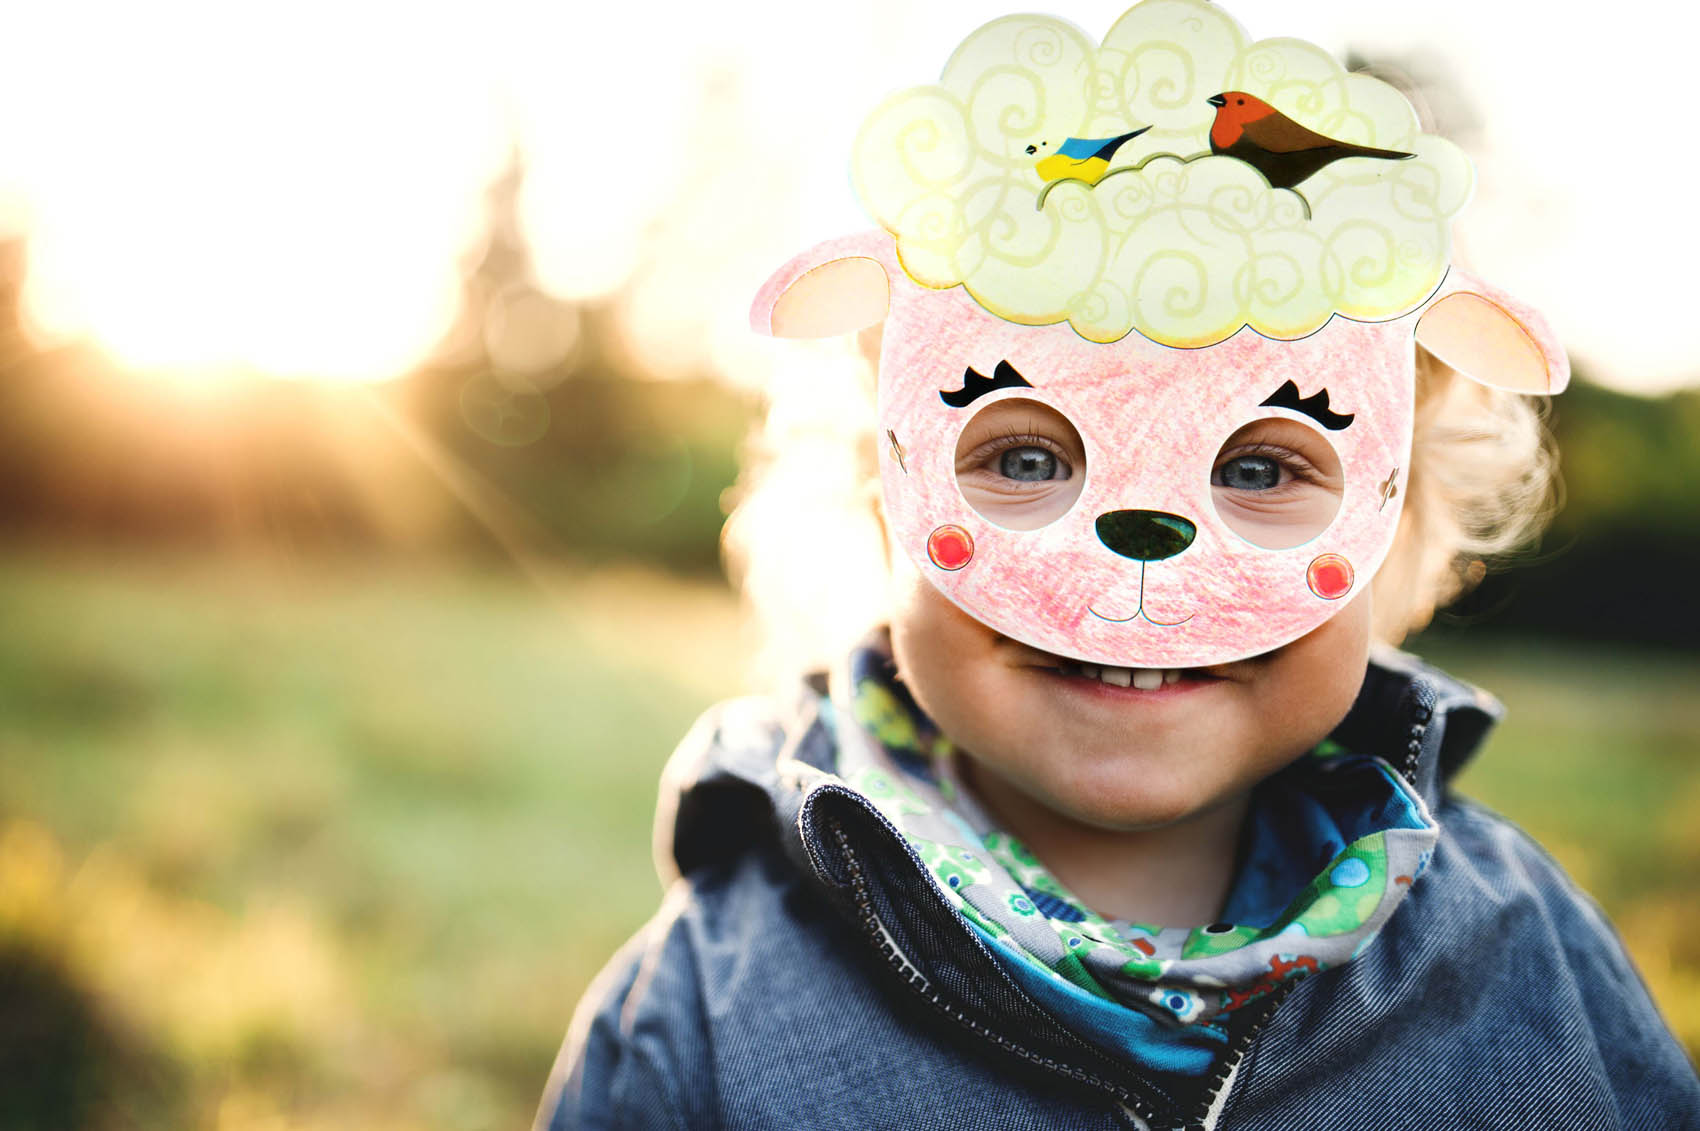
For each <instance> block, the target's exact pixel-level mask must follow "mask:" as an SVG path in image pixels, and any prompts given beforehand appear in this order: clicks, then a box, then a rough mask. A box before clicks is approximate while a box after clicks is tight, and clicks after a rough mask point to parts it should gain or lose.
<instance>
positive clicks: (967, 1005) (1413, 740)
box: [656, 652, 1500, 1126]
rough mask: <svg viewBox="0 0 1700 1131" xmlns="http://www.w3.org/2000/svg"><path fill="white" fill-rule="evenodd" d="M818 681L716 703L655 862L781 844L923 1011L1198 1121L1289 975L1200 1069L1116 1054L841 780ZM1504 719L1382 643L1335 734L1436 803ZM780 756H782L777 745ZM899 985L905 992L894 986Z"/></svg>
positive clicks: (695, 736) (1145, 1116) (1092, 1086)
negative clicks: (1049, 996) (1013, 961)
mask: <svg viewBox="0 0 1700 1131" xmlns="http://www.w3.org/2000/svg"><path fill="white" fill-rule="evenodd" d="M825 690H826V689H825V684H824V682H823V681H816V682H813V683H807V684H804V685H803V686H801V687H800V688H799V689H798V693H797V694H796V695H795V697H794V698H793V700H792V701H791V702H790V703H789V704H786V705H780V706H779V707H778V708H777V709H776V705H775V704H774V702H773V701H772V700H767V699H754V698H752V699H742V700H733V701H731V702H729V703H725V704H721V705H720V706H719V707H717V708H715V709H714V710H712V711H711V712H710V713H709V714H708V715H706V716H705V717H704V718H703V719H702V720H701V721H700V722H699V723H698V725H697V726H696V727H695V728H693V730H692V731H691V733H690V734H688V735H687V736H686V738H685V740H684V742H683V743H682V744H681V745H680V748H679V750H678V751H677V752H676V753H675V754H674V756H673V758H672V760H671V761H670V762H669V763H668V766H667V769H666V771H665V772H664V773H663V778H662V790H661V793H662V796H661V803H660V806H659V809H658V812H657V828H656V832H657V838H656V849H657V866H658V870H659V871H660V872H661V874H662V876H663V878H664V879H668V878H671V877H674V876H677V875H678V874H680V873H682V872H690V871H693V870H696V869H698V868H702V867H711V866H715V865H723V864H729V863H730V862H732V861H734V860H736V859H738V858H739V857H742V856H743V855H745V854H746V853H748V852H751V851H755V852H768V853H771V852H773V851H775V850H776V849H777V850H778V851H779V852H781V853H783V854H784V855H786V856H788V857H789V858H790V859H791V860H792V861H793V863H794V864H795V865H796V867H797V869H798V871H799V872H800V873H801V874H802V875H803V876H806V877H813V879H814V881H815V883H816V884H818V885H819V888H820V890H821V892H822V893H823V894H824V895H825V897H826V898H827V900H828V901H829V902H830V903H832V904H834V905H836V906H837V907H838V908H839V909H840V910H841V911H842V912H843V913H844V914H845V915H846V916H847V918H848V920H849V921H850V922H851V923H852V924H855V925H857V926H859V927H860V928H861V929H862V930H863V931H864V932H865V934H866V941H867V943H868V944H869V947H870V949H871V951H872V952H873V953H874V955H875V959H876V963H877V960H878V959H883V960H884V961H885V962H886V963H887V964H888V965H889V966H890V967H891V970H890V973H891V974H892V975H893V976H894V977H895V979H896V980H897V982H898V983H901V985H903V986H906V987H907V996H910V997H912V998H913V1001H914V1004H915V1005H916V1007H917V1008H919V1009H921V1010H922V1012H923V1014H924V1015H926V1016H929V1017H931V1018H932V1020H933V1021H934V1022H935V1023H937V1024H940V1025H943V1026H946V1027H947V1028H950V1029H951V1030H952V1031H953V1032H955V1033H956V1034H957V1036H958V1037H960V1038H962V1039H966V1040H968V1041H970V1042H971V1043H978V1044H979V1045H981V1046H983V1049H984V1051H985V1052H986V1053H987V1054H988V1055H991V1056H993V1057H1001V1058H1003V1059H1004V1062H1005V1063H1007V1064H1008V1065H1009V1066H1010V1067H1011V1068H1012V1070H1017V1071H1023V1072H1035V1073H1038V1074H1039V1075H1040V1076H1042V1077H1043V1078H1045V1079H1048V1080H1050V1081H1052V1082H1055V1081H1057V1080H1059V1079H1060V1080H1062V1081H1064V1082H1066V1083H1068V1084H1069V1085H1071V1086H1077V1087H1081V1088H1085V1089H1088V1090H1090V1091H1093V1092H1096V1093H1099V1094H1102V1095H1105V1096H1107V1097H1110V1098H1113V1100H1114V1101H1115V1102H1117V1103H1119V1104H1120V1105H1121V1106H1122V1107H1123V1108H1125V1109H1126V1110H1128V1111H1131V1112H1133V1113H1134V1114H1136V1115H1138V1116H1139V1117H1140V1118H1141V1119H1142V1120H1144V1121H1145V1123H1146V1124H1147V1125H1149V1126H1177V1125H1187V1126H1193V1125H1198V1124H1201V1123H1202V1122H1203V1121H1204V1118H1205V1112H1206V1110H1207V1109H1208V1108H1209V1106H1210V1104H1211V1102H1212V1097H1214V1096H1215V1095H1216V1094H1217V1093H1218V1091H1219V1090H1220V1089H1221V1088H1222V1086H1223V1085H1224V1082H1225V1081H1226V1080H1227V1078H1228V1076H1229V1075H1230V1073H1231V1072H1232V1070H1233V1068H1234V1066H1235V1064H1237V1062H1238V1060H1239V1059H1240V1057H1241V1056H1243V1055H1244V1053H1245V1050H1246V1049H1247V1048H1249V1047H1250V1044H1251V1041H1252V1040H1253V1039H1254V1038H1255V1036H1256V1034H1257V1032H1258V1031H1259V1030H1260V1029H1261V1028H1262V1026H1263V1025H1264V1024H1265V1023H1266V1021H1267V1019H1268V1017H1269V1016H1270V1014H1271V1013H1272V1012H1273V1011H1274V1009H1275V1007H1276V1006H1277V1005H1278V1004H1279V1002H1280V1000H1281V999H1282V998H1283V997H1284V996H1285V992H1286V990H1288V989H1290V988H1291V987H1292V985H1293V984H1294V983H1290V982H1289V983H1287V984H1286V985H1284V986H1282V987H1280V988H1279V989H1278V990H1277V992H1275V993H1272V994H1271V995H1270V996H1269V997H1267V998H1265V999H1263V1000H1262V1001H1259V1002H1256V1003H1254V1004H1252V1005H1250V1006H1247V1007H1246V1008H1243V1009H1240V1010H1237V1011H1235V1012H1234V1013H1233V1014H1232V1015H1231V1016H1230V1017H1229V1018H1228V1019H1227V1022H1226V1026H1225V1028H1226V1032H1225V1034H1224V1039H1223V1042H1222V1044H1221V1045H1220V1046H1219V1048H1218V1051H1217V1052H1216V1053H1215V1054H1213V1056H1212V1059H1211V1062H1210V1065H1209V1066H1208V1068H1207V1069H1206V1071H1205V1073H1204V1074H1202V1075H1195V1076H1184V1077H1183V1076H1180V1075H1176V1074H1175V1073H1172V1072H1166V1071H1162V1070H1160V1069H1157V1068H1154V1067H1153V1066H1151V1065H1139V1064H1135V1063H1132V1062H1130V1061H1128V1060H1127V1059H1126V1058H1125V1057H1120V1056H1114V1055H1111V1054H1110V1053H1108V1052H1107V1051H1106V1050H1105V1049H1104V1048H1103V1047H1102V1046H1101V1045H1098V1044H1096V1043H1093V1042H1090V1041H1088V1040H1087V1039H1086V1038H1085V1037H1084V1036H1083V1035H1082V1034H1081V1033H1079V1032H1077V1031H1076V1030H1075V1029H1073V1028H1071V1027H1070V1026H1068V1025H1065V1024H1064V1023H1062V1022H1061V1021H1059V1020H1058V1018H1057V1017H1056V1016H1055V1015H1054V1014H1053V1013H1051V1012H1049V1011H1047V1010H1046V1009H1044V1008H1042V1007H1041V1006H1039V1005H1038V1004H1037V1003H1036V1001H1035V1000H1034V998H1033V997H1032V996H1031V995H1030V994H1029V993H1027V992H1026V991H1024V990H1023V989H1022V988H1021V987H1020V986H1019V985H1017V984H1016V983H1015V982H1014V981H1013V980H1012V978H1011V976H1010V975H1009V973H1008V971H1007V970H1006V969H1005V968H1004V967H1003V966H1002V965H1001V964H1000V963H999V962H998V960H997V959H996V958H995V957H994V956H993V955H992V953H991V952H990V951H989V950H988V949H987V947H986V946H985V944H984V943H982V942H981V941H980V940H979V939H978V938H977V937H976V936H975V935H974V933H973V932H972V930H971V929H970V928H969V927H968V925H967V923H966V921H965V920H964V919H963V917H962V916H961V915H960V914H958V913H957V912H956V911H955V910H954V909H953V908H952V907H951V906H950V904H949V903H948V902H947V901H946V900H945V898H944V896H943V895H942V894H940V892H939V891H938V890H937V886H936V885H935V884H932V883H931V882H925V883H917V882H916V880H917V877H924V873H922V872H921V871H920V868H921V865H920V863H919V861H918V860H917V859H916V857H915V853H914V850H913V849H912V848H911V847H909V845H908V844H907V842H906V841H905V840H904V839H903V837H902V835H901V834H900V833H899V832H898V830H897V829H896V828H895V827H893V826H892V824H891V823H890V821H888V820H887V819H886V818H885V817H884V816H883V815H882V814H880V812H879V811H878V810H877V809H876V808H875V807H874V806H873V805H872V804H871V803H870V802H869V801H868V800H867V799H866V798H865V797H863V796H861V795H860V794H858V793H856V792H855V791H854V790H852V789H850V788H849V787H847V786H846V785H845V784H844V783H843V782H842V781H841V780H840V779H839V778H838V776H837V774H836V772H835V771H836V769H837V748H836V745H835V742H834V736H833V733H832V727H831V725H830V723H829V720H828V718H827V717H826V714H825V713H826V712H829V711H830V710H831V706H830V703H829V700H828V699H827V696H826V694H825ZM1499 715H1500V708H1499V705H1498V704H1497V702H1495V701H1494V700H1493V699H1491V698H1490V697H1488V696H1486V695H1485V694H1483V693H1481V692H1479V691H1477V690H1476V689H1474V688H1472V687H1469V686H1468V685H1466V684H1463V683H1461V682H1459V681H1457V680H1454V679H1452V678H1451V677H1449V676H1447V675H1445V674H1444V673H1442V672H1440V671H1438V670H1437V669H1435V668H1432V667H1430V666H1428V665H1427V664H1424V663H1422V662H1421V661H1420V660H1417V659H1415V658H1414V657H1410V656H1405V655H1402V654H1399V653H1394V652H1384V653H1378V654H1377V655H1375V656H1374V657H1373V659H1372V662H1371V664H1370V666H1369V669H1368V671H1367V672H1366V675H1365V679H1364V683H1363V687H1362V689H1361V691H1360V693H1359V695H1358V698H1357V700H1356V702H1355V703H1354V705H1353V707H1352V709H1351V711H1350V712H1349V713H1348V715H1347V717H1346V718H1345V720H1343V721H1342V722H1341V724H1340V726H1339V727H1338V728H1337V729H1336V731H1335V733H1334V735H1333V736H1332V737H1333V739H1334V741H1335V742H1337V743H1339V744H1340V745H1342V746H1344V747H1346V748H1347V749H1349V750H1353V751H1358V752H1361V753H1365V754H1375V755H1378V756H1380V757H1382V758H1383V759H1385V760H1386V761H1388V762H1389V763H1390V764H1392V765H1393V766H1394V768H1395V769H1397V770H1398V771H1399V772H1400V773H1402V774H1405V775H1406V777H1407V778H1408V779H1409V780H1410V781H1411V782H1412V783H1413V784H1414V785H1415V786H1416V788H1417V790H1418V792H1419V793H1420V794H1421V795H1422V796H1423V798H1424V800H1425V801H1426V802H1428V803H1429V804H1430V806H1431V807H1433V806H1434V805H1437V804H1438V802H1439V800H1440V796H1439V795H1440V793H1441V792H1442V791H1443V790H1444V788H1445V785H1446V783H1447V782H1448V781H1449V780H1450V779H1451V778H1452V776H1453V775H1454V774H1456V773H1457V771H1458V770H1459V769H1460V768H1461V767H1462V766H1463V765H1464V764H1465V763H1466V762H1467V761H1468V760H1469V758H1470V757H1471V756H1472V754H1473V753H1474V751H1475V750H1476V748H1477V746H1478V745H1479V744H1480V741H1481V739H1482V737H1483V736H1484V735H1485V734H1486V732H1487V731H1488V730H1489V729H1490V727H1491V726H1492V724H1493V722H1494V721H1496V720H1497V718H1498V717H1499ZM776 751H777V755H776V753H775V752H776ZM900 992H903V991H900Z"/></svg>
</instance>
